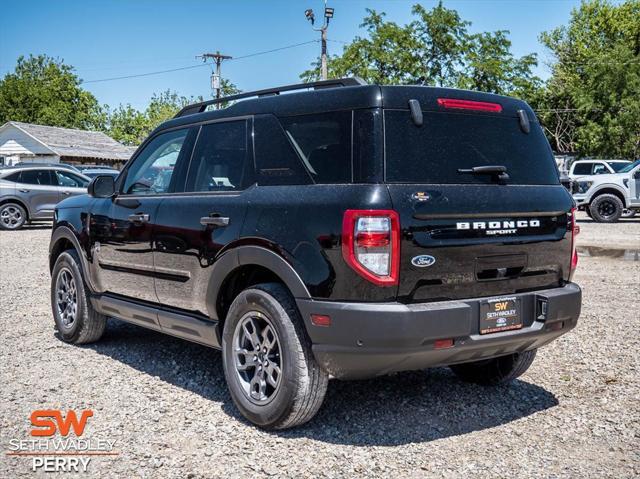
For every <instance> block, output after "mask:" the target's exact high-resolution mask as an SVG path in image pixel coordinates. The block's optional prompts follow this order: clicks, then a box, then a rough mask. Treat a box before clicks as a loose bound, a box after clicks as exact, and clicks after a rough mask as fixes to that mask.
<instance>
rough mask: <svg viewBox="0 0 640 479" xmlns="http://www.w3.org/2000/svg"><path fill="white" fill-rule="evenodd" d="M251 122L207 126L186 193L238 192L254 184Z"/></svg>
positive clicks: (201, 130)
mask: <svg viewBox="0 0 640 479" xmlns="http://www.w3.org/2000/svg"><path fill="white" fill-rule="evenodd" d="M251 176H252V175H251V167H250V165H249V155H248V149H247V122H246V121H245V120H241V121H230V122H228V123H210V124H208V125H203V126H202V127H201V129H200V134H199V135H198V140H197V142H196V146H195V147H194V150H193V155H192V157H191V165H189V174H188V176H187V186H186V188H185V191H188V192H193V191H236V190H242V189H244V188H246V187H247V186H248V185H249V184H250V183H251V180H252V178H251Z"/></svg>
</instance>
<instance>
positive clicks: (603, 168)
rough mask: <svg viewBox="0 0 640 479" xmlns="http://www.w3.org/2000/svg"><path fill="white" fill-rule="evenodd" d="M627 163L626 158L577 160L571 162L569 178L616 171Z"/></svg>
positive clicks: (573, 178)
mask: <svg viewBox="0 0 640 479" xmlns="http://www.w3.org/2000/svg"><path fill="white" fill-rule="evenodd" d="M629 164H631V162H630V161H628V160H578V161H574V162H573V163H571V167H570V168H569V178H571V179H572V180H575V179H577V178H580V177H582V176H591V175H606V174H609V173H618V172H619V171H620V170H622V169H624V168H625V167H627V166H629Z"/></svg>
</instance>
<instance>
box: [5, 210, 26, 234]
mask: <svg viewBox="0 0 640 479" xmlns="http://www.w3.org/2000/svg"><path fill="white" fill-rule="evenodd" d="M27 219H28V218H27V212H26V210H25V209H24V208H23V207H22V206H21V205H19V204H18V203H5V204H3V205H0V229H3V230H19V229H20V228H22V227H23V226H24V224H25V223H26V222H27Z"/></svg>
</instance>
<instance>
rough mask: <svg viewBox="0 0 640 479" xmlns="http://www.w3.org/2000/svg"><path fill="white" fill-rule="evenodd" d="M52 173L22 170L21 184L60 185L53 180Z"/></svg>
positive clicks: (48, 171)
mask: <svg viewBox="0 0 640 479" xmlns="http://www.w3.org/2000/svg"><path fill="white" fill-rule="evenodd" d="M51 173H52V172H51V171H50V170H35V169H34V170H22V174H21V175H20V183H25V184H27V185H41V186H53V185H56V186H57V184H58V183H57V182H56V181H55V180H54V179H53V175H52V174H51Z"/></svg>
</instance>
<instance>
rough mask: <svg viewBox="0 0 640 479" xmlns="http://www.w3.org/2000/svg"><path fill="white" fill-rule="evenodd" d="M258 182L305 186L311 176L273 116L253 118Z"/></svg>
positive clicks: (309, 181) (261, 183) (262, 183)
mask: <svg viewBox="0 0 640 479" xmlns="http://www.w3.org/2000/svg"><path fill="white" fill-rule="evenodd" d="M253 130H254V133H255V136H254V139H253V141H254V144H255V155H256V168H257V175H258V184H260V185H307V184H309V183H312V181H311V177H310V176H309V173H307V170H306V169H305V167H304V166H303V165H302V161H301V160H300V158H298V155H296V152H295V151H294V149H293V147H292V145H291V143H290V142H289V140H288V139H287V137H286V134H285V132H284V130H283V129H282V126H280V123H279V122H278V120H277V119H276V117H275V116H273V115H260V116H256V117H255V118H254V121H253Z"/></svg>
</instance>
